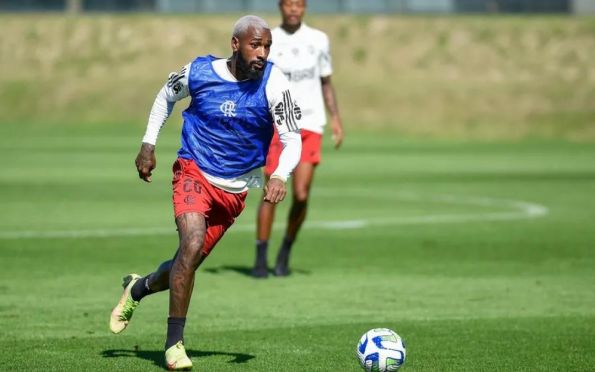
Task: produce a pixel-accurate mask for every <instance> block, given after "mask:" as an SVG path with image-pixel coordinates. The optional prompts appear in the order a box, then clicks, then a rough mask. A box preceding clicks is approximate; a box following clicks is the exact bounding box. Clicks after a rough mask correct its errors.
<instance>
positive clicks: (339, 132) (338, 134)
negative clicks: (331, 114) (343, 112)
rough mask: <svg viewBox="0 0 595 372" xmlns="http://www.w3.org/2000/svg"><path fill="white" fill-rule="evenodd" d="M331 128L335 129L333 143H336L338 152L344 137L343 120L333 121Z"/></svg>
mask: <svg viewBox="0 0 595 372" xmlns="http://www.w3.org/2000/svg"><path fill="white" fill-rule="evenodd" d="M331 126H332V128H333V141H334V142H335V150H337V149H339V147H341V144H342V143H343V137H344V134H343V126H342V125H341V119H339V118H336V119H331Z"/></svg>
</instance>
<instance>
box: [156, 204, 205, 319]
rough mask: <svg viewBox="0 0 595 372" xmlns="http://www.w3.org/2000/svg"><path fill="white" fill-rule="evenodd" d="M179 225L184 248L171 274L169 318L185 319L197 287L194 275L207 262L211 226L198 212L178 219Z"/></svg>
mask: <svg viewBox="0 0 595 372" xmlns="http://www.w3.org/2000/svg"><path fill="white" fill-rule="evenodd" d="M176 224H177V225H178V234H179V236H180V248H179V249H178V252H177V254H176V257H175V258H174V260H173V263H172V265H171V269H170V274H169V316H170V317H176V318H185V317H186V313H187V312H188V306H189V304H190V297H191V296H192V288H193V287H194V273H195V271H196V269H197V268H198V266H199V265H200V264H201V263H202V261H203V260H204V259H205V258H206V256H204V255H203V254H202V252H201V250H202V247H203V243H204V238H205V233H206V228H207V226H206V221H205V218H204V216H203V215H202V214H200V213H196V212H189V213H184V214H182V215H181V216H179V217H177V218H176ZM164 264H165V263H164ZM162 266H163V265H162ZM165 271H166V270H164V272H165Z"/></svg>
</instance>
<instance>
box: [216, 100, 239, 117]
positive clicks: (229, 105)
mask: <svg viewBox="0 0 595 372" xmlns="http://www.w3.org/2000/svg"><path fill="white" fill-rule="evenodd" d="M219 109H220V110H221V112H222V113H223V115H225V116H227V117H228V118H233V117H235V116H236V104H235V102H234V101H229V100H228V101H225V102H223V103H222V104H221V106H219Z"/></svg>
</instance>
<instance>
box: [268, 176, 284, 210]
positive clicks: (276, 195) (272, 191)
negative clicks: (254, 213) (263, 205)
mask: <svg viewBox="0 0 595 372" xmlns="http://www.w3.org/2000/svg"><path fill="white" fill-rule="evenodd" d="M285 195H287V188H286V187H285V182H283V180H281V179H279V178H271V179H269V181H268V182H267V184H266V185H265V186H264V200H265V201H268V202H269V203H273V204H277V203H279V202H280V201H283V199H285Z"/></svg>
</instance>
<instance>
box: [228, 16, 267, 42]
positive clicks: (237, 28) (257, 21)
mask: <svg viewBox="0 0 595 372" xmlns="http://www.w3.org/2000/svg"><path fill="white" fill-rule="evenodd" d="M250 27H257V28H265V29H270V27H269V25H268V23H267V22H266V21H265V20H264V19H262V18H260V17H258V16H255V15H246V16H243V17H242V18H240V19H238V20H237V21H236V23H235V24H234V25H233V34H232V36H234V37H239V36H240V35H242V34H243V33H244V32H246V31H247V30H248V29H249V28H250Z"/></svg>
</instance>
